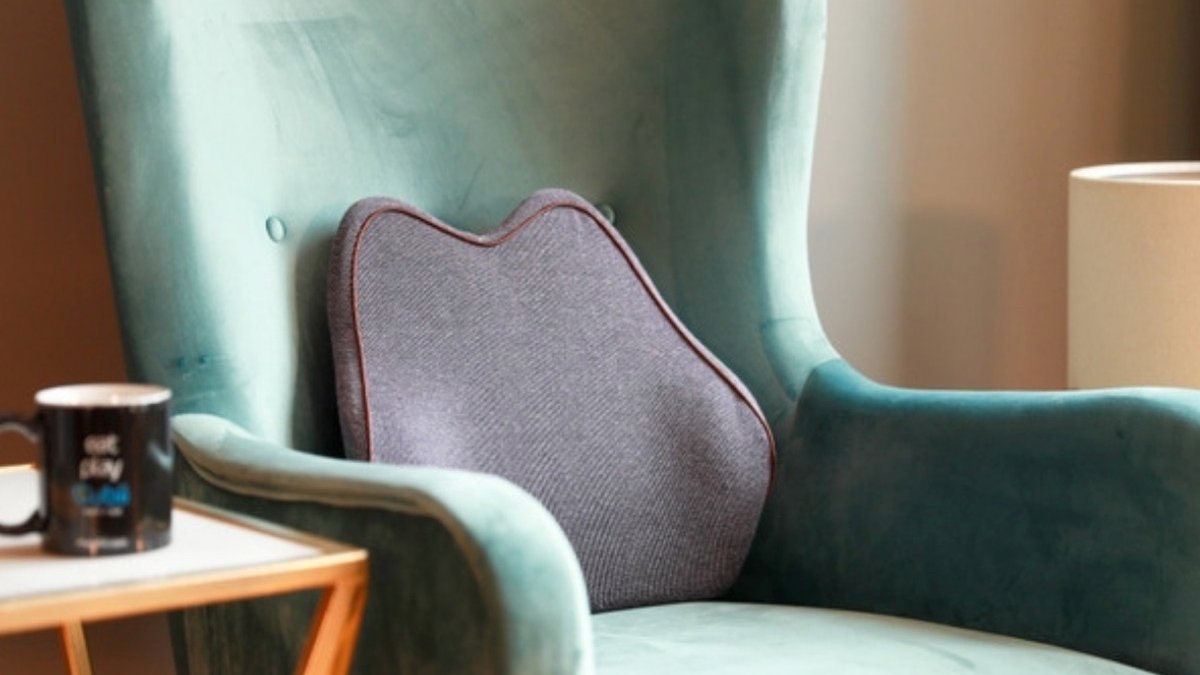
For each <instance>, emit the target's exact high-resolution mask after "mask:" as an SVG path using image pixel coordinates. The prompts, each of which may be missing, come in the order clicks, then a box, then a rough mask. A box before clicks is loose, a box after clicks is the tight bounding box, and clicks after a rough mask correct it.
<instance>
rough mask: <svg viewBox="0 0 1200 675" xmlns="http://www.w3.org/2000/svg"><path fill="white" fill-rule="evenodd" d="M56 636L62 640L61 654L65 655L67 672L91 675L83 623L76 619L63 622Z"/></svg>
mask: <svg viewBox="0 0 1200 675" xmlns="http://www.w3.org/2000/svg"><path fill="white" fill-rule="evenodd" d="M58 636H59V638H60V639H61V640H62V647H63V655H64V656H66V657H67V672H69V673H71V675H92V659H91V658H90V657H89V656H88V648H87V638H86V637H85V636H84V634H83V624H81V623H79V622H78V621H71V622H68V623H64V624H63V625H62V626H60V627H59V629H58Z"/></svg>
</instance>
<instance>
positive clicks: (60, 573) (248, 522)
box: [0, 466, 367, 675]
mask: <svg viewBox="0 0 1200 675" xmlns="http://www.w3.org/2000/svg"><path fill="white" fill-rule="evenodd" d="M38 491H39V487H38V476H37V473H36V472H35V471H34V470H33V469H32V467H28V466H24V467H0V518H5V519H7V520H15V519H17V518H23V517H24V516H26V515H28V512H29V509H30V508H31V507H32V505H34V504H36V503H37V500H38ZM366 581H367V553H366V551H364V550H363V549H360V548H355V547H352V546H346V545H343V544H339V543H336V542H333V541H329V540H326V539H322V538H319V537H314V536H311V535H306V534H302V533H300V532H296V531H295V530H291V529H288V528H284V527H280V526H277V525H272V524H269V523H265V522H263V521H259V520H255V519H251V518H247V517H244V516H240V515H236V514H232V513H228V512H225V511H220V510H217V509H213V508H211V507H208V506H203V505H200V504H196V503H191V502H187V501H184V500H180V499H177V500H176V502H175V510H174V512H173V513H172V516H171V543H170V544H169V545H167V546H166V547H163V548H161V549H157V550H154V551H147V552H144V553H135V554H129V555H119V556H107V557H97V558H85V557H68V556H60V555H53V554H50V553H46V552H44V551H42V549H41V538H40V536H39V535H36V534H31V535H25V536H21V537H2V538H0V634H3V633H13V632H21V631H27V630H39V629H45V628H56V629H57V630H58V631H59V635H60V636H61V638H62V643H63V649H64V653H65V656H66V660H67V665H68V669H69V670H70V672H71V673H72V675H75V674H77V673H78V674H82V675H87V674H90V673H91V664H90V660H89V658H88V652H87V644H86V640H85V637H84V632H83V622H85V621H96V620H102V619H115V618H120V617H127V616H132V615H137V614H149V613H154V612H163V611H170V610H176V609H183V608H186V607H196V606H200V605H206V604H214V603H220V602H231V601H235V600H246V599H250V598H259V597H263V596H269V595H278V594H282V593H290V592H293V591H300V590H308V589H323V593H322V596H321V600H320V603H319V605H318V607H317V611H316V615H315V616H314V617H313V623H312V626H311V628H310V629H309V634H308V641H307V644H306V646H305V649H304V653H303V654H301V655H300V659H299V661H298V665H297V667H296V672H297V673H304V674H306V675H310V674H316V673H321V674H324V673H333V674H339V673H346V672H347V671H348V670H349V668H350V662H351V659H352V657H353V655H354V644H355V642H356V640H357V638H358V629H359V625H360V624H361V622H362V612H363V605H364V603H365V599H366Z"/></svg>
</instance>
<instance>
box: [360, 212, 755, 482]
mask: <svg viewBox="0 0 1200 675" xmlns="http://www.w3.org/2000/svg"><path fill="white" fill-rule="evenodd" d="M560 208H565V209H571V210H572V211H576V212H578V213H581V214H583V215H585V216H587V217H588V218H589V219H590V220H591V221H592V222H593V223H595V224H596V226H597V227H599V228H600V230H601V231H602V232H604V234H605V236H607V237H608V240H609V242H610V243H612V245H613V247H614V248H616V249H617V251H618V252H619V253H620V254H621V257H622V258H624V259H625V263H626V264H627V265H628V266H629V269H630V270H631V271H632V272H633V275H634V277H636V278H637V280H638V282H639V283H641V285H642V289H643V290H644V291H646V294H647V295H649V296H650V299H651V300H652V301H653V302H654V304H655V306H656V307H658V311H659V312H660V313H661V314H662V315H663V318H665V319H666V320H667V322H668V323H669V324H671V327H672V328H673V329H675V333H676V334H678V335H679V337H680V338H682V339H683V341H684V342H685V343H686V344H687V345H688V347H689V348H690V349H691V350H692V352H693V353H694V354H695V355H696V356H698V357H700V359H701V360H702V361H704V363H706V364H707V365H708V367H709V368H710V369H712V371H713V372H714V373H716V374H717V376H718V377H720V378H721V380H722V381H723V382H724V383H725V384H726V385H727V386H728V387H729V388H730V389H732V390H733V392H734V394H736V395H737V397H738V398H740V399H741V400H742V402H743V403H745V404H746V407H748V408H749V409H750V412H751V413H752V414H753V415H754V417H755V419H757V420H758V423H759V424H760V425H762V428H763V433H765V434H766V435H767V445H768V448H769V450H770V460H771V462H770V463H771V474H770V481H769V483H768V484H769V485H773V484H774V483H775V465H776V462H777V459H776V450H775V435H774V434H772V433H771V425H770V424H768V423H767V418H766V416H765V415H763V412H762V410H760V409H759V407H758V404H757V402H755V400H754V399H753V398H751V397H750V396H749V395H748V394H747V393H746V392H745V391H743V390H742V387H741V386H740V385H739V384H738V383H737V382H736V381H735V380H733V379H732V378H730V377H729V376H728V375H727V374H726V373H725V372H724V371H723V369H722V368H721V367H720V366H718V365H717V364H716V363H714V362H713V360H712V359H711V358H710V357H709V356H708V354H707V353H706V351H705V350H704V348H703V347H701V346H700V344H699V343H698V342H697V341H696V338H695V337H693V336H692V334H691V332H690V331H688V330H687V328H685V327H684V326H683V324H682V323H681V322H680V321H679V319H678V318H677V317H676V316H675V313H674V312H672V311H671V308H670V307H669V306H668V305H667V303H666V301H665V300H663V298H662V296H661V295H659V293H658V289H656V288H655V287H654V284H653V283H652V282H651V281H650V279H649V277H647V275H646V273H645V272H644V271H643V270H642V269H641V267H640V265H638V263H637V262H636V260H635V258H634V257H633V252H632V251H630V250H629V249H628V248H627V247H626V246H623V245H622V244H621V239H620V235H618V234H617V233H616V232H615V231H613V227H612V226H611V225H609V224H608V223H606V222H604V221H603V220H602V219H600V218H597V217H596V215H595V214H593V213H592V212H591V211H589V210H587V209H585V208H583V207H581V206H580V205H578V204H575V203H572V202H566V201H558V202H551V203H549V204H546V205H545V206H543V207H541V208H539V209H538V210H537V211H534V212H533V213H532V214H531V215H529V216H528V217H526V218H525V220H522V221H521V222H520V223H519V224H517V225H516V226H515V227H513V228H512V229H510V230H509V231H508V232H505V233H504V234H503V235H502V236H500V237H496V238H495V239H489V238H487V237H483V236H479V235H475V234H472V233H469V232H463V231H461V230H458V229H455V228H453V227H451V226H449V225H447V224H445V223H443V222H441V221H439V220H436V219H431V217H430V216H426V215H425V214H422V213H419V212H417V211H414V210H412V209H410V208H406V207H404V206H400V205H396V206H385V207H383V208H380V209H377V210H375V211H373V212H371V213H370V214H369V215H368V216H367V217H366V218H365V219H364V220H363V224H362V227H360V228H359V229H358V232H357V233H356V234H355V237H354V252H353V253H352V254H351V258H350V311H351V319H352V323H353V324H354V343H355V346H356V347H357V349H358V370H359V381H360V382H361V391H362V402H363V414H364V415H365V417H366V419H365V422H366V436H367V438H366V441H367V460H368V461H370V460H372V459H374V457H375V446H374V442H373V439H372V437H371V406H370V404H369V403H370V402H369V394H368V393H367V363H366V355H365V353H364V350H363V343H362V331H361V330H360V329H359V313H358V253H359V249H360V247H361V246H362V242H363V238H364V236H365V235H366V233H367V230H369V229H370V228H371V226H372V225H374V224H375V222H376V219H377V218H378V217H379V216H382V215H384V214H387V213H395V214H400V215H405V216H408V217H409V218H412V219H413V220H416V221H418V222H420V223H422V224H424V225H427V226H429V227H432V228H433V229H435V230H437V231H439V232H441V233H443V234H447V235H450V236H451V237H454V238H455V239H458V240H459V241H462V242H465V243H467V244H471V245H473V246H478V247H481V248H494V247H496V246H499V245H500V244H503V243H504V242H506V241H508V240H509V239H512V238H513V237H514V236H516V234H517V233H518V232H520V231H522V230H524V229H525V226H527V225H529V224H530V223H532V222H533V221H535V220H537V219H538V218H540V217H542V216H543V215H545V214H546V213H547V212H549V211H552V210H554V209H560Z"/></svg>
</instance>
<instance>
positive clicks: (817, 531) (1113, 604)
mask: <svg viewBox="0 0 1200 675" xmlns="http://www.w3.org/2000/svg"><path fill="white" fill-rule="evenodd" d="M792 427H793V428H792V430H791V431H790V432H788V433H787V434H785V435H784V438H783V439H781V440H782V442H781V443H780V446H781V456H780V468H779V478H778V485H777V488H776V491H775V493H774V495H773V496H772V499H771V501H770V503H769V504H768V507H767V509H766V512H765V514H764V518H763V521H762V524H761V525H760V529H759V533H758V539H757V541H756V544H755V549H754V551H752V553H751V560H750V561H749V562H748V564H747V569H746V573H745V575H744V579H743V581H742V582H741V584H740V586H739V589H738V591H737V592H738V594H740V595H743V596H746V597H752V598H756V599H770V600H774V601H785V602H795V603H806V604H815V605H824V606H833V607H843V608H849V609H861V610H870V611H876V612H884V613H889V614H896V615H902V616H909V617H915V618H920V619H926V620H931V621H938V622H942V623H948V624H954V625H959V626H964V627H969V628H977V629H982V630H988V631H994V632H999V633H1004V634H1009V635H1014V636H1018V637H1023V638H1027V639H1033V640H1038V641H1043V642H1049V643H1054V644H1059V645H1063V646H1066V647H1070V648H1074V649H1078V650H1081V651H1085V652H1090V653H1094V654H1097V655H1100V656H1104V657H1107V658H1111V659H1115V660H1119V661H1124V662H1127V663H1130V664H1134V665H1137V666H1140V667H1143V668H1149V669H1151V670H1155V671H1159V672H1161V671H1166V672H1200V642H1197V640H1196V639H1195V638H1196V635H1197V634H1200V392H1193V391H1187V390H1168V389H1118V390H1106V391H1096V392H1057V393H954V392H921V391H911V390H903V389H896V388H891V387H883V386H880V385H877V384H874V383H872V382H870V381H868V380H867V379H865V378H863V377H862V376H860V375H859V374H857V373H855V372H854V371H853V370H852V369H851V368H850V367H849V366H848V365H846V364H845V363H844V362H842V361H832V362H829V363H826V364H824V365H822V366H820V367H819V368H818V369H817V370H816V371H814V373H813V375H812V376H811V377H810V379H809V381H808V383H807V384H806V386H805V388H804V391H803V392H802V394H801V396H800V401H799V405H798V407H797V413H796V418H795V420H794V421H793V423H792Z"/></svg>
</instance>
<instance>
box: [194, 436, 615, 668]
mask: <svg viewBox="0 0 1200 675" xmlns="http://www.w3.org/2000/svg"><path fill="white" fill-rule="evenodd" d="M172 426H173V433H174V438H175V442H176V446H177V448H178V449H179V451H180V455H181V459H182V460H183V461H181V462H180V463H179V464H180V466H179V467H178V469H179V471H178V477H179V491H180V492H181V493H183V494H186V495H187V496H189V497H192V498H196V499H200V500H202V501H206V502H208V503H213V504H216V505H218V506H222V507H225V508H230V509H234V510H238V511H241V512H244V513H248V514H251V515H255V516H258V517H262V518H265V519H270V520H273V521H276V522H280V523H284V524H287V525H290V526H294V527H296V528H298V529H302V530H305V531H308V532H313V533H315V534H320V535H323V536H327V537H330V538H333V539H338V540H341V541H345V542H348V543H354V544H357V545H360V546H364V547H366V548H368V549H369V551H370V556H371V557H370V567H371V570H370V576H371V581H370V586H369V589H368V597H367V608H366V616H365V618H364V623H363V629H362V634H361V637H360V642H359V646H358V650H357V652H356V658H355V669H356V670H357V671H359V672H488V673H492V672H499V673H577V672H590V671H591V668H592V654H591V626H590V621H591V618H590V612H589V608H588V601H587V595H586V590H585V587H584V583H583V576H582V573H581V572H580V569H579V565H578V562H577V560H576V558H575V555H574V552H573V551H572V550H571V547H570V545H569V544H568V543H567V540H566V537H565V536H564V535H563V533H562V531H561V529H560V528H559V527H558V524H557V523H556V522H555V521H554V519H553V517H552V516H550V514H549V513H548V512H547V511H546V510H545V509H544V508H543V507H542V505H541V504H540V503H539V502H538V501H537V500H535V499H534V498H533V497H531V496H530V495H529V494H528V493H526V492H524V491H523V490H521V489H520V488H518V487H516V486H515V485H513V484H512V483H509V482H507V481H505V480H503V479H501V478H498V477H494V476H488V475H483V474H477V473H470V472H465V471H454V470H446V469H438V468H431V467H398V466H387V465H378V464H365V463H361V462H352V461H348V460H339V459H331V458H327V457H320V456H316V455H310V454H306V453H303V452H299V451H295V450H290V449H288V448H283V447H279V446H277V445H274V444H271V443H269V442H266V441H263V440H261V439H257V438H255V437H253V436H252V435H251V434H249V433H248V432H246V431H245V430H243V429H241V428H239V427H237V426H236V425H234V424H232V423H230V422H228V421H226V420H224V419H221V418H218V417H213V416H209V415H195V414H191V415H180V416H177V417H175V418H174V420H173V424H172ZM310 606H311V603H310V604H309V605H307V606H292V607H290V608H289V607H286V606H284V605H283V604H276V605H275V606H273V607H271V608H269V609H262V608H256V607H254V606H250V605H248V606H244V607H241V608H238V607H234V606H229V607H218V608H213V609H209V610H204V611H205V612H206V614H204V615H203V616H197V615H192V616H189V617H188V620H187V621H186V624H187V626H186V628H185V632H186V638H187V640H188V652H189V653H188V662H189V665H190V668H189V670H190V671H191V672H192V673H196V672H197V671H198V670H199V671H210V672H275V671H276V670H277V669H278V668H279V665H280V663H281V661H280V659H281V658H291V657H292V655H294V653H295V651H296V650H297V649H299V645H300V643H301V642H302V641H303V639H304V636H305V632H306V626H307V620H308V617H309V616H310V614H309V613H308V611H307V610H308V607H310ZM238 612H241V613H240V614H238ZM250 621H253V622H255V625H254V626H253V628H254V629H265V630H266V633H268V634H267V635H255V634H254V633H255V632H256V630H250V631H247V630H246V624H245V623H243V622H250ZM221 631H224V633H223V634H219V633H221ZM258 632H261V631H258ZM218 634H219V635H218ZM225 643H229V644H225ZM285 653H286V654H287V655H286V656H284V654H285ZM196 654H203V656H196ZM231 668H232V669H231Z"/></svg>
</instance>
